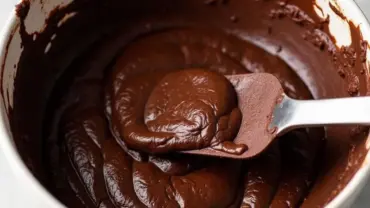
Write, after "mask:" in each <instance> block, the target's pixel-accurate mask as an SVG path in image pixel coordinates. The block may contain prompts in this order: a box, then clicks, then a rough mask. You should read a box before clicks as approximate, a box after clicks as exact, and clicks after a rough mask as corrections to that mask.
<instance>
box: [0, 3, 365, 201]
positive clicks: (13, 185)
mask: <svg viewBox="0 0 370 208" xmlns="http://www.w3.org/2000/svg"><path fill="white" fill-rule="evenodd" d="M0 1H1V3H0V28H2V26H3V25H4V22H5V21H6V19H7V17H8V14H9V12H8V11H10V10H11V9H12V8H13V7H14V5H15V3H16V2H17V1H18V0H0ZM356 1H357V2H358V3H359V5H360V8H361V9H362V10H363V11H364V12H365V13H366V14H367V16H368V18H369V19H370V0H356ZM5 187H6V188H5ZM20 196H22V197H24V196H27V193H24V190H23V186H22V184H17V181H16V180H15V179H14V177H13V175H12V173H11V171H10V170H9V168H8V164H6V161H5V160H4V155H3V154H2V152H1V147H0V203H1V207H2V208H24V207H28V208H39V207H30V206H28V205H27V204H24V203H22V201H23V200H22V199H21V197H20ZM352 207H353V208H368V207H370V181H369V182H368V184H367V185H366V187H365V189H364V190H363V192H362V194H361V195H360V196H359V197H358V199H357V200H356V203H355V204H354V205H353V206H352Z"/></svg>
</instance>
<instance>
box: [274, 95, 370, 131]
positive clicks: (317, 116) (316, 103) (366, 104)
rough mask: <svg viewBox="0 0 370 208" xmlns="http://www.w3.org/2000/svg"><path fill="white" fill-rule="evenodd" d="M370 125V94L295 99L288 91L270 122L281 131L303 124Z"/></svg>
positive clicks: (310, 125)
mask: <svg viewBox="0 0 370 208" xmlns="http://www.w3.org/2000/svg"><path fill="white" fill-rule="evenodd" d="M340 124H356V125H370V96H367V97H355V98H336V99H323V100H295V99H292V98H290V97H288V96H286V95H284V96H283V100H282V102H281V103H279V104H278V105H276V107H275V109H274V113H273V119H272V122H271V124H270V126H272V127H277V131H278V132H277V133H278V134H281V133H282V132H286V131H288V130H291V129H295V128H299V127H312V126H325V125H340Z"/></svg>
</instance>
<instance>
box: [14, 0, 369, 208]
mask: <svg viewBox="0 0 370 208" xmlns="http://www.w3.org/2000/svg"><path fill="white" fill-rule="evenodd" d="M27 2H28V1H25V3H23V4H21V6H20V7H19V12H18V13H19V16H20V17H21V19H22V18H25V17H26V16H27V11H28V10H27V8H29V4H27ZM27 5H28V6H27ZM78 9H81V10H80V13H79V14H78V15H77V17H76V20H75V21H74V22H73V23H72V22H71V23H69V24H66V26H64V27H65V28H63V29H64V30H62V29H60V32H59V33H58V34H61V35H60V36H61V39H60V40H59V39H58V37H57V38H56V39H55V40H54V42H53V45H52V47H51V49H50V51H49V52H48V53H46V54H45V53H44V50H43V49H44V48H41V49H40V50H36V49H37V47H36V46H35V44H41V45H42V43H44V44H45V45H46V44H47V43H48V41H49V39H48V37H50V36H52V34H53V29H55V28H53V27H52V26H56V25H57V23H58V20H60V18H61V15H59V16H58V15H55V16H52V17H51V18H50V20H49V21H48V24H49V25H50V27H47V28H46V29H45V32H44V33H43V34H40V37H38V38H36V41H35V42H32V40H31V39H32V38H31V36H30V34H26V31H25V30H24V28H25V25H24V22H23V23H21V26H20V28H21V34H22V41H23V44H24V45H25V52H24V54H23V57H22V58H21V60H20V64H19V67H20V68H21V67H24V68H26V69H24V70H23V71H22V73H19V74H18V75H17V82H18V83H22V84H23V83H24V84H23V85H22V84H19V85H20V86H19V87H18V88H16V91H15V101H14V103H15V104H14V106H15V107H14V109H18V110H14V113H13V115H12V116H13V118H15V119H14V121H13V123H12V125H13V130H14V129H17V128H19V130H18V129H17V132H20V133H19V135H20V136H22V135H24V134H27V135H30V136H29V137H36V138H38V137H43V138H44V141H43V147H44V153H45V154H44V155H43V156H44V157H45V158H46V159H44V160H43V162H42V163H37V162H32V164H31V165H29V166H30V167H31V166H32V167H33V168H34V169H42V168H41V167H44V169H46V170H47V171H44V173H38V174H39V176H38V178H40V180H42V181H43V182H44V184H45V185H46V186H48V187H49V189H50V190H51V191H52V192H53V194H54V195H55V196H57V197H58V198H59V199H60V200H61V201H62V202H63V203H65V204H66V205H67V206H68V207H83V206H85V207H268V206H269V207H298V206H300V205H302V206H306V207H312V205H314V206H322V205H324V204H326V203H327V202H328V201H329V200H330V199H331V198H332V197H333V196H335V194H336V193H333V194H329V196H326V197H325V198H319V197H318V195H319V194H316V193H319V192H318V191H316V190H318V189H319V188H321V187H322V186H325V184H327V183H329V182H330V179H326V177H327V176H326V175H324V173H325V171H327V172H329V171H334V169H330V166H325V167H321V165H322V162H323V161H322V160H323V159H322V158H327V156H325V154H324V153H323V152H322V150H324V149H325V148H326V149H328V148H331V149H335V147H336V145H328V146H327V147H325V144H324V143H325V142H324V141H325V140H324V139H327V140H329V141H330V137H332V138H335V139H336V140H338V141H340V140H339V139H338V138H342V141H349V138H350V135H349V134H348V132H349V131H350V130H351V129H350V128H343V129H342V130H341V131H338V130H337V129H335V128H327V129H325V130H324V129H323V128H315V129H301V130H296V131H292V132H289V133H287V134H286V135H284V136H282V137H281V138H279V139H278V140H277V142H275V143H274V144H272V145H271V147H270V148H269V149H268V150H267V151H266V152H264V153H263V154H261V155H260V156H258V157H257V158H253V159H251V160H249V161H240V160H231V159H221V158H211V157H203V156H190V155H186V154H177V153H175V152H176V151H179V150H192V149H199V148H204V147H209V146H210V147H212V148H215V149H219V150H222V151H226V152H230V153H232V154H239V153H241V152H243V151H246V150H247V147H246V146H236V145H235V144H234V143H232V140H233V137H234V136H235V134H236V133H237V131H238V128H239V125H240V120H241V114H240V111H239V109H238V106H237V100H236V95H235V91H234V90H233V88H232V86H231V84H230V83H229V82H228V81H227V80H226V79H225V78H224V76H223V75H231V74H243V73H258V72H267V73H272V74H274V75H275V76H276V77H278V78H279V80H280V81H281V83H282V86H283V87H284V90H285V92H286V93H287V94H288V95H289V96H290V97H293V98H296V99H313V98H321V97H343V96H349V95H352V96H356V95H361V94H364V93H366V91H367V86H366V80H365V75H364V73H365V64H363V62H364V57H365V56H366V52H365V51H366V48H367V43H366V42H361V41H360V40H361V37H360V35H359V34H358V32H356V31H357V30H356V29H355V28H354V27H353V26H352V25H351V32H352V39H353V40H352V45H351V46H348V47H343V48H337V47H336V46H335V45H334V43H333V41H332V39H331V36H330V34H329V33H328V28H327V24H328V22H329V21H330V20H329V19H320V18H318V17H317V16H316V15H315V14H314V12H313V8H312V4H311V1H308V0H307V1H302V0H300V1H299V0H296V1H275V0H270V1H263V0H259V1H245V0H230V1H223V0H222V1H221V0H220V1H218V0H211V1H209V0H207V1H199V0H187V1H178V2H175V1H173V0H163V1H158V2H153V1H145V0H140V1H129V3H127V2H126V3H123V2H122V1H112V2H108V1H106V2H104V3H102V2H99V3H90V4H86V3H85V2H83V1H81V2H78V3H74V4H72V5H71V6H69V7H67V8H64V9H63V10H61V11H56V14H60V13H62V12H66V13H68V12H72V11H75V10H78ZM25 10H26V12H25ZM92 14H94V15H92ZM58 18H59V19H58ZM113 20H115V21H116V23H112V22H114V21H113ZM254 20H256V21H254ZM21 22H22V21H21ZM86 22H93V23H94V26H93V27H89V26H86V27H83V25H84V24H83V23H86ZM107 22H110V23H109V24H107ZM67 23H68V22H67ZM81 25H82V26H81ZM81 27H82V28H81ZM72 29H74V30H73V31H74V33H71V34H69V33H67V32H65V31H72ZM63 32H65V33H63ZM58 36H59V35H58ZM292 37H294V38H295V39H292ZM45 40H47V41H45ZM65 40H68V43H69V46H68V47H67V46H66V44H65V43H66V42H65ZM37 41H40V43H38V42H37ZM28 48H30V49H28ZM31 48H32V49H33V50H31ZM35 48H36V49H35ZM39 51H41V53H40V52H39ZM66 54H68V55H66ZM44 56H45V57H44ZM39 59H40V60H42V62H41V63H43V65H41V67H40V68H42V69H44V68H45V69H49V70H45V71H44V72H45V73H44V74H40V76H38V79H39V80H43V81H40V82H39V83H34V85H36V86H35V88H37V89H38V90H39V91H37V90H36V91H35V98H37V99H34V100H36V101H35V102H34V103H33V102H31V103H29V104H27V106H26V107H22V106H24V105H25V104H24V103H25V102H24V99H26V98H27V96H25V95H24V94H22V96H20V94H21V90H20V89H22V87H23V89H24V88H25V87H26V86H27V84H26V83H29V82H25V81H22V80H25V79H26V78H27V80H29V79H30V75H31V74H32V73H33V71H32V70H31V69H33V68H34V66H33V65H32V64H31V60H39ZM27 67H28V68H27ZM53 67H54V68H53ZM323 69H325V70H323ZM366 73H367V72H366ZM299 75H300V76H299ZM328 77H330V80H331V82H330V83H329V82H327V81H326V82H325V81H323V79H324V78H325V79H327V78H328ZM325 79H324V80H325ZM339 86H340V87H339ZM40 89H44V90H40ZM40 92H42V93H40ZM17 93H18V94H17ZM28 93H29V94H32V90H31V89H30V90H29V91H28ZM17 95H18V96H17ZM38 98H39V99H38ZM29 108H32V109H33V112H28V111H27V113H26V114H25V111H26V110H19V109H29ZM41 112H42V113H41ZM21 113H22V116H23V118H25V117H26V118H27V117H29V118H32V119H33V121H34V122H35V124H33V125H34V126H32V127H24V129H22V128H23V127H19V126H21V125H19V123H21V122H22V121H19V120H17V118H19V116H18V114H21ZM245 116H248V115H245ZM40 117H41V119H38V118H40ZM36 121H37V122H36ZM38 125H39V126H38ZM41 126H42V129H43V131H42V133H40V132H37V131H36V130H35V129H38V128H37V127H39V128H40V129H41ZM362 132H364V130H358V131H357V133H355V134H356V136H357V135H359V134H361V133H362ZM256 139H258V138H256ZM360 140H361V139H359V140H356V141H360ZM348 143H349V142H347V143H346V144H348ZM335 144H338V143H335ZM342 144H343V143H342ZM353 144H354V143H353ZM36 146H37V145H36ZM40 146H41V145H40ZM338 146H341V148H342V149H345V150H344V151H343V152H346V151H347V149H346V148H347V147H344V146H345V145H337V147H338ZM19 148H20V149H22V148H24V149H26V148H25V146H23V144H22V145H19ZM341 148H337V149H341ZM33 151H34V152H30V153H28V152H27V151H25V152H27V153H25V155H26V154H28V155H26V156H24V158H29V157H33V158H37V157H42V156H40V155H38V154H39V152H41V151H40V148H35V149H34V150H33ZM340 154H343V153H340ZM32 155H34V156H32ZM330 155H331V157H336V156H337V155H338V154H336V153H335V151H331V152H330ZM328 157H329V156H328ZM337 158H339V157H337ZM32 161H37V160H32ZM40 161H41V160H40ZM39 167H40V168H39ZM339 169H340V168H339ZM35 172H37V171H35ZM40 172H41V171H40ZM35 174H36V175H37V173H35ZM317 176H318V177H317ZM333 180H334V181H335V179H333ZM342 180H343V182H342V183H347V182H348V180H349V179H344V177H342ZM328 181H329V182H328ZM314 182H316V184H315V183H314ZM314 184H315V185H314ZM315 194H316V195H315ZM307 196H309V197H308V198H307V199H306V197H307ZM310 196H315V197H310Z"/></svg>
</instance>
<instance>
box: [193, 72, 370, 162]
mask: <svg viewBox="0 0 370 208" xmlns="http://www.w3.org/2000/svg"><path fill="white" fill-rule="evenodd" d="M227 78H228V80H229V81H230V82H231V83H232V85H233V86H234V88H235V90H236V92H237V95H238V101H239V108H240V111H241V112H242V114H243V119H242V122H241V126H240V129H239V132H238V134H237V136H236V138H235V139H234V141H233V142H234V143H236V144H245V145H247V146H248V150H247V151H245V152H244V153H242V154H240V155H237V154H230V153H226V152H222V151H219V150H214V149H212V148H205V149H200V150H192V151H186V153H189V154H198V155H208V156H217V157H227V158H234V159H248V158H251V157H254V156H257V155H258V154H260V153H261V152H263V151H264V150H265V149H266V148H267V147H268V146H269V144H271V142H272V141H273V140H274V139H275V138H277V136H279V135H282V134H283V133H285V132H287V131H290V130H292V129H296V128H302V127H314V126H327V125H347V124H348V125H353V124H356V125H370V97H355V98H336V99H324V100H295V99H292V98H290V97H288V96H287V95H286V94H285V93H284V92H283V88H282V86H281V84H280V82H279V80H278V79H277V78H276V77H275V76H273V75H271V74H267V73H254V74H244V75H232V76H227Z"/></svg>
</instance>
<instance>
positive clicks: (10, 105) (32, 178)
mask: <svg viewBox="0 0 370 208" xmlns="http://www.w3.org/2000/svg"><path fill="white" fill-rule="evenodd" d="M230 1H232V0H230ZM81 2H83V4H84V7H81V5H79V4H82V3H81ZM91 2H93V1H91ZM107 2H109V1H107ZM161 2H162V1H161ZM163 2H166V1H163ZM302 2H306V3H307V4H311V5H312V8H313V11H315V12H316V14H315V15H317V16H318V17H319V18H322V19H323V20H325V18H327V16H329V17H330V18H329V19H330V23H329V32H330V35H331V37H328V38H331V39H333V40H335V41H334V42H335V44H336V46H335V47H337V48H341V47H344V46H347V45H350V44H351V32H350V28H356V29H357V30H358V31H359V34H360V36H361V38H362V40H365V41H370V39H369V38H370V25H369V23H368V22H367V20H366V18H365V17H364V16H363V14H362V12H361V11H360V9H359V8H358V7H357V5H356V3H355V2H354V1H352V0H312V1H311V0H305V1H302ZM280 3H281V2H280ZM282 3H284V1H282ZM90 4H91V5H92V4H93V3H90V2H89V1H77V0H75V1H74V0H48V1H45V0H29V1H26V0H24V1H23V3H21V4H19V6H17V9H16V10H14V11H13V12H12V16H11V18H10V19H9V21H8V22H7V24H6V25H5V29H4V30H3V32H2V33H1V36H0V48H1V64H0V66H1V77H0V79H1V88H0V89H1V102H0V103H1V120H0V145H1V147H2V150H3V151H4V154H5V156H6V160H7V162H8V163H9V165H10V167H11V169H12V171H13V172H14V174H15V176H16V178H17V180H18V181H19V184H22V186H23V188H24V190H25V191H24V193H25V194H26V195H27V196H19V198H20V200H23V199H22V198H23V197H25V200H26V198H27V201H28V204H29V205H30V207H31V205H32V206H34V207H53V208H54V207H64V205H63V204H62V203H61V202H60V201H58V200H57V199H56V198H55V197H54V196H53V195H52V194H51V193H50V192H49V191H48V189H47V188H45V187H47V186H49V185H50V184H48V182H47V180H46V179H45V178H47V177H46V176H45V171H44V170H43V166H42V163H43V161H44V160H45V157H47V156H45V155H44V154H43V153H42V151H41V149H42V147H43V142H42V139H37V138H42V130H41V129H42V128H43V124H42V123H43V119H42V116H40V115H35V113H36V112H38V111H37V110H35V111H33V109H35V108H39V106H43V105H44V104H45V103H43V101H41V97H44V96H46V97H47V95H46V94H48V92H47V90H46V91H42V90H37V89H41V88H48V87H49V88H51V81H53V80H55V79H57V77H58V76H60V74H62V72H63V70H62V69H63V68H65V66H66V65H68V64H69V62H70V61H71V60H72V59H73V57H70V55H69V50H71V48H73V50H75V51H74V53H78V50H80V49H81V48H83V47H85V46H86V45H88V43H89V42H92V41H94V38H96V37H94V35H91V36H86V38H82V39H81V37H82V36H81V34H83V33H84V32H86V33H88V32H89V31H90V30H91V29H92V28H93V27H91V25H90V26H87V22H89V18H88V17H87V16H86V17H84V14H85V12H84V11H85V10H87V9H91V8H89V5H90ZM180 5H181V4H180ZM101 6H102V7H101V8H94V9H95V10H94V11H95V14H96V16H97V17H95V18H93V20H91V21H97V25H99V27H98V26H97V30H102V31H103V32H102V33H104V30H107V31H109V30H110V29H112V28H104V27H103V26H101V25H104V21H108V20H112V19H109V18H108V19H105V18H104V17H103V16H99V15H104V12H101V13H100V12H99V11H100V9H101V10H104V11H108V10H112V11H114V12H115V13H117V10H116V9H115V8H113V7H112V5H110V4H109V3H107V4H102V5H101ZM130 9H131V10H132V11H136V10H137V9H138V8H137V7H135V5H134V6H132V8H128V10H130ZM241 9H242V8H241ZM114 12H112V13H114ZM137 12H138V13H140V12H143V15H144V12H145V9H144V10H137ZM121 15H123V16H124V18H130V16H129V15H128V16H125V12H122V14H121ZM233 19H234V20H233V21H235V20H236V18H233ZM100 20H101V21H100ZM137 21H140V19H138V20H137ZM206 21H207V20H206ZM246 24H248V23H246ZM76 25H79V26H78V28H77V27H75V26H76ZM64 27H66V28H67V27H71V28H72V29H71V28H70V29H69V30H67V29H68V28H67V29H65V30H62V29H60V28H64ZM147 27H150V25H147ZM163 27H164V26H163ZM142 29H143V30H145V29H147V28H142ZM66 31H68V32H66ZM230 31H231V32H233V33H236V34H239V35H240V36H243V37H244V38H245V39H246V40H247V41H251V42H254V43H255V44H256V45H263V44H265V43H266V42H268V40H266V39H264V38H257V37H259V34H242V33H243V31H237V30H234V31H232V30H230ZM107 33H108V32H107ZM284 35H285V36H286V37H288V36H289V34H284ZM74 36H76V37H79V38H80V40H79V41H65V42H63V43H62V45H63V46H60V45H58V46H57V44H54V42H53V41H54V40H55V39H58V38H60V37H64V39H65V40H68V38H72V37H74ZM25 37H27V38H25ZM66 37H67V38H66ZM77 39H78V38H77ZM286 39H287V40H288V39H289V38H286ZM33 44H34V45H33ZM58 44H61V43H60V41H58ZM24 46H27V47H33V48H32V50H30V49H29V48H25V47H24ZM54 48H58V49H57V50H55V49H54ZM270 49H271V48H270ZM266 50H269V49H268V48H267V49H266ZM40 51H41V52H40ZM365 51H367V52H368V53H367V56H366V60H364V64H365V65H366V68H367V69H368V67H369V63H370V53H369V47H368V46H366V49H365ZM270 52H271V50H270ZM30 54H31V55H33V54H39V55H40V54H44V55H45V57H46V58H45V57H41V56H37V55H36V56H34V57H33V58H32V59H30V58H27V57H30V56H31V55H30ZM50 54H53V55H54V56H55V54H58V56H65V57H64V58H63V59H61V60H62V61H61V60H59V62H58V61H56V62H55V65H57V67H55V68H49V69H48V71H42V73H43V75H41V76H42V77H44V79H40V80H41V81H40V82H38V81H37V80H38V78H37V79H36V78H35V77H36V76H40V75H39V73H36V72H35V71H32V70H41V68H42V67H45V66H50V63H46V62H48V58H47V57H49V56H51V55H50ZM284 57H285V58H286V57H287V56H284V54H283V55H282V57H281V58H282V59H284ZM51 61H55V60H51ZM290 61H292V60H290ZM298 61H299V60H298ZM31 62H32V63H31ZM49 62H50V60H49ZM27 65H32V66H40V68H37V67H34V68H33V69H32V70H31V71H30V69H29V68H27ZM64 65H65V66H64ZM26 68H27V69H26ZM322 70H325V69H322ZM23 71H24V72H23ZM297 73H298V75H299V76H300V77H305V76H306V75H305V74H302V73H301V74H300V72H297ZM363 74H364V75H363V76H367V77H368V76H370V73H369V72H368V71H365V72H363ZM45 79H50V80H49V81H45ZM305 81H306V82H309V80H307V79H306V80H305ZM326 81H327V82H330V81H331V80H326ZM368 86H369V82H367V84H366V86H365V85H364V86H363V87H364V88H366V89H367V90H366V89H365V92H364V93H363V94H362V95H366V93H367V92H369V88H368ZM33 87H34V88H35V90H34V91H32V90H31V91H30V93H29V94H25V93H15V92H17V88H18V91H19V89H21V88H22V89H23V88H33ZM338 90H339V89H338ZM43 93H45V94H43ZM317 93H318V92H317ZM318 94H319V93H318ZM313 95H314V97H315V96H316V95H315V92H313ZM19 96H22V98H19ZM325 96H326V97H331V96H333V95H330V93H329V94H327V95H322V97H325ZM20 102H21V103H20ZM17 105H18V107H17ZM19 106H21V107H19ZM344 110H346V109H344ZM15 115H17V116H15ZM369 116H370V115H369ZM23 118H24V119H25V120H27V122H28V123H32V125H31V124H30V125H24V123H22V122H20V121H19V119H23ZM33 119H34V120H33ZM23 125H24V126H23ZM16 129H23V130H22V131H20V132H19V131H18V130H17V131H16ZM353 129H354V130H353ZM356 129H358V127H353V128H349V130H353V131H356ZM338 131H341V130H340V128H339V129H338ZM366 132H368V131H366ZM35 138H36V139H35ZM336 139H337V138H328V141H327V148H328V149H329V150H330V151H329V150H328V151H329V152H330V154H331V156H328V157H329V158H330V163H331V165H328V166H327V167H326V168H325V171H324V174H322V175H321V176H320V178H319V179H318V180H320V184H316V185H314V186H313V188H312V189H314V190H315V191H314V192H313V193H311V194H310V195H309V196H308V201H310V200H311V199H314V200H311V201H312V202H309V205H311V207H313V206H314V207H321V206H323V205H325V206H326V207H333V208H337V207H350V206H351V204H352V203H353V201H354V200H355V199H356V196H357V195H358V194H359V192H360V191H361V189H362V188H363V186H364V185H365V184H366V181H367V179H368V177H369V174H370V151H369V148H370V140H369V139H370V138H368V135H364V136H362V137H361V138H360V139H357V140H356V141H355V142H352V143H350V142H345V141H344V142H343V143H340V144H339V145H338V143H337V142H334V140H336ZM332 152H336V153H332ZM316 198H320V199H317V200H315V199H316ZM306 206H307V205H306Z"/></svg>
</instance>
